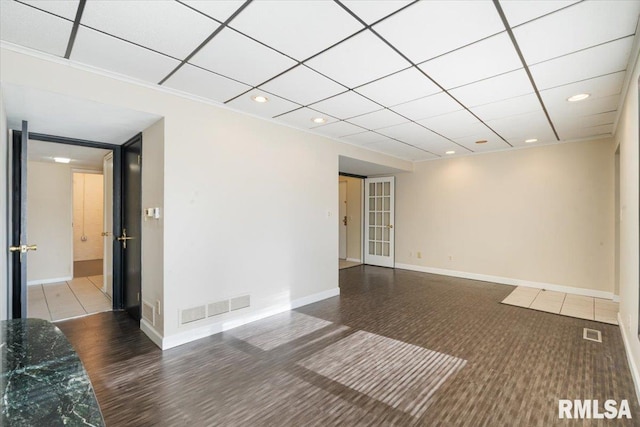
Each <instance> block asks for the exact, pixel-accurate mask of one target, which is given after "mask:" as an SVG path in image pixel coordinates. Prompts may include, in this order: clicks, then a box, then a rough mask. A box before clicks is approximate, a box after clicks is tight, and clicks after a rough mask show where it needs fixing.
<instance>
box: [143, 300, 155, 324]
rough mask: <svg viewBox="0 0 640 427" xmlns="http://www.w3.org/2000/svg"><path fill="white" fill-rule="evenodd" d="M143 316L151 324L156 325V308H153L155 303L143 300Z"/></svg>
mask: <svg viewBox="0 0 640 427" xmlns="http://www.w3.org/2000/svg"><path fill="white" fill-rule="evenodd" d="M142 318H143V319H144V320H146V321H147V322H149V323H151V325H153V326H155V325H156V310H155V309H154V308H153V304H149V303H148V302H146V301H142Z"/></svg>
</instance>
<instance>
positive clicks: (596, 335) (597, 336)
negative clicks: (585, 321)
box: [582, 328, 602, 342]
mask: <svg viewBox="0 0 640 427" xmlns="http://www.w3.org/2000/svg"><path fill="white" fill-rule="evenodd" d="M582 338H584V339H585V340H589V341H595V342H602V333H601V332H600V331H597V330H595V329H589V328H584V329H583V332H582Z"/></svg>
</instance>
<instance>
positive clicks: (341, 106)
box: [310, 91, 382, 119]
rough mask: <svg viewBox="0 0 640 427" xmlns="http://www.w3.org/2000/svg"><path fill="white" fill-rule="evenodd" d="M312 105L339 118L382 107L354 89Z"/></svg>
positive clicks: (346, 117) (315, 108)
mask: <svg viewBox="0 0 640 427" xmlns="http://www.w3.org/2000/svg"><path fill="white" fill-rule="evenodd" d="M310 107H311V108H313V109H314V110H318V111H321V112H323V113H325V114H329V115H330V116H333V117H337V118H339V119H348V118H349V117H354V116H359V115H361V114H366V113H370V112H371V111H376V110H380V109H381V108H382V107H381V106H379V105H378V104H376V103H375V102H373V101H369V100H368V99H367V98H365V97H363V96H362V95H358V94H357V93H355V92H353V91H349V92H345V93H342V94H340V95H336V96H334V97H333V98H329V99H325V100H324V101H320V102H318V103H316V104H312V105H310Z"/></svg>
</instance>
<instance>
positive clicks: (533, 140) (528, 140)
mask: <svg viewBox="0 0 640 427" xmlns="http://www.w3.org/2000/svg"><path fill="white" fill-rule="evenodd" d="M524 142H526V143H527V144H531V143H532V142H538V140H537V139H536V138H531V139H525V140H524Z"/></svg>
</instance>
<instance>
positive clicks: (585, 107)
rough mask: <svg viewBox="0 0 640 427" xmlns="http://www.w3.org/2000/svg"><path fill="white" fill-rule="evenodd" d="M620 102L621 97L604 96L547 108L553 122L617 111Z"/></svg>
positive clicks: (617, 95) (552, 105)
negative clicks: (566, 118) (569, 117)
mask: <svg viewBox="0 0 640 427" xmlns="http://www.w3.org/2000/svg"><path fill="white" fill-rule="evenodd" d="M619 101H620V95H619V94H616V95H610V96H603V97H600V98H597V97H590V98H588V99H586V100H584V101H580V102H565V103H564V104H563V103H558V104H551V105H548V106H547V110H548V111H549V114H550V115H551V119H552V120H556V119H557V118H562V117H566V116H573V117H578V116H587V115H590V114H599V113H605V112H608V111H615V110H617V109H618V102H619Z"/></svg>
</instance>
